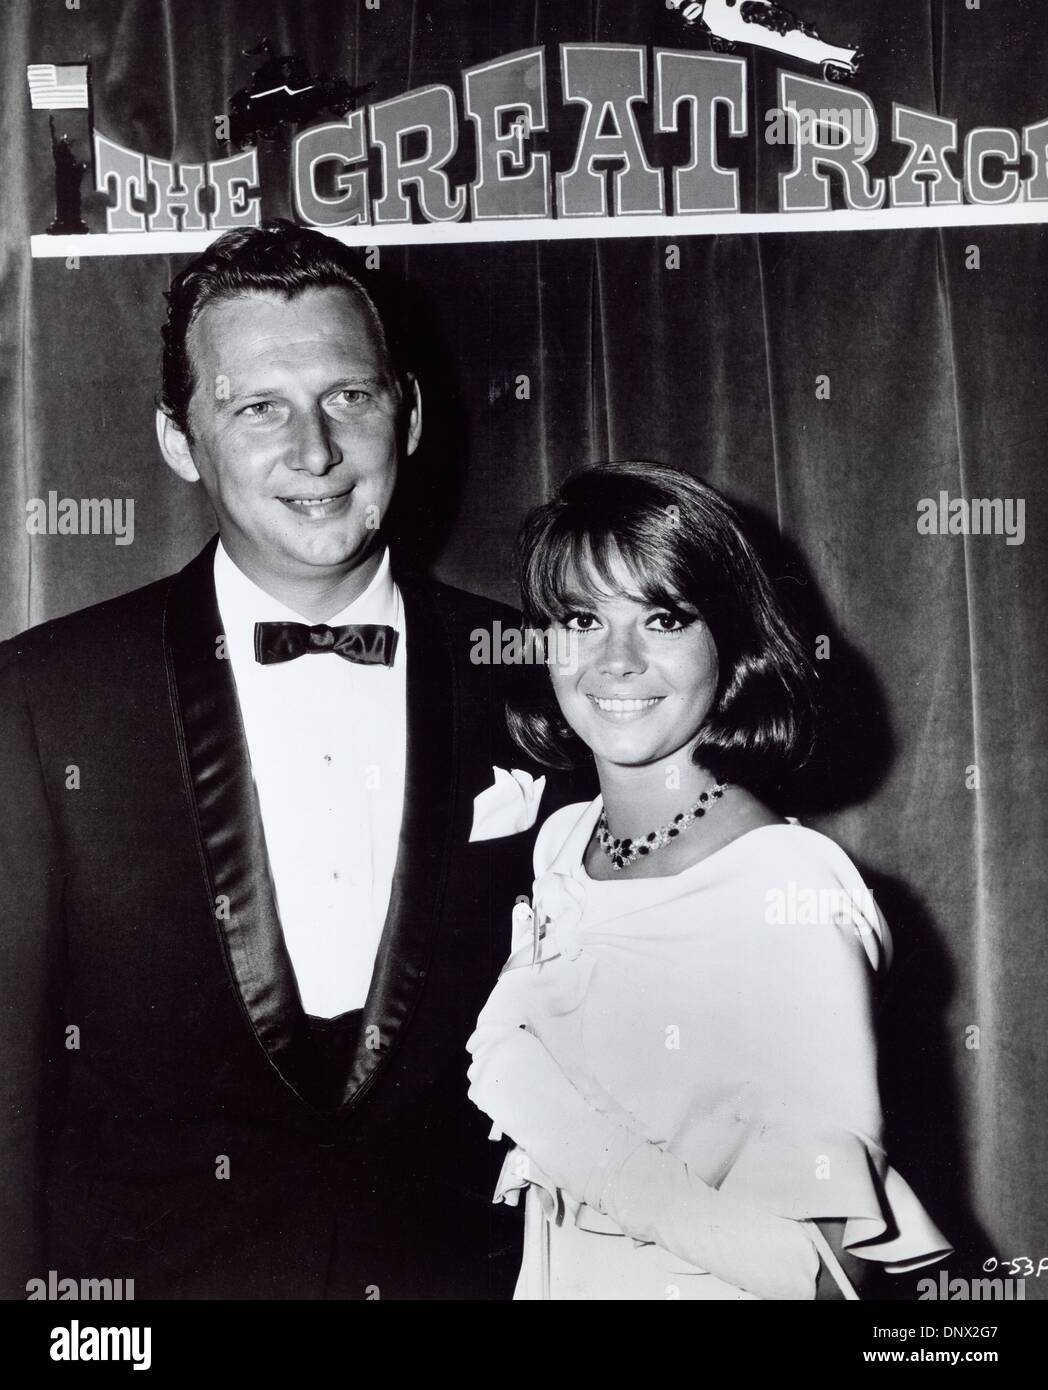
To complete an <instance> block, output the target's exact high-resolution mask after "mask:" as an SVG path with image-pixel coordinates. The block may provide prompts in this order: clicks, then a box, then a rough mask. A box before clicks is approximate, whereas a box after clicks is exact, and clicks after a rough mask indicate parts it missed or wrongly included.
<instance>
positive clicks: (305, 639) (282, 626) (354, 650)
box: [255, 623, 397, 666]
mask: <svg viewBox="0 0 1048 1390" xmlns="http://www.w3.org/2000/svg"><path fill="white" fill-rule="evenodd" d="M396 650H397V630H396V628H392V627H385V626H384V625H383V624H381V623H350V624H348V625H347V626H346V627H327V626H325V624H324V623H317V624H315V625H314V626H313V627H308V626H307V625H306V624H305V623H256V624H255V660H256V661H260V662H261V663H262V665H263V666H269V665H271V664H272V663H273V662H276V661H294V659H295V657H296V656H305V654H306V653H307V652H334V653H335V655H336V656H340V657H342V659H343V661H353V662H356V663H357V664H358V665H361V666H392V665H393V656H394V654H395V652H396Z"/></svg>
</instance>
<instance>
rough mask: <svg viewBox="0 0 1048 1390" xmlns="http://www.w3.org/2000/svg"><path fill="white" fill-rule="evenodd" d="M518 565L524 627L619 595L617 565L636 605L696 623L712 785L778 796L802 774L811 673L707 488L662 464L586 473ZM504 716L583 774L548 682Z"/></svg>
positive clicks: (745, 542) (542, 521) (539, 520)
mask: <svg viewBox="0 0 1048 1390" xmlns="http://www.w3.org/2000/svg"><path fill="white" fill-rule="evenodd" d="M517 555H518V561H519V565H520V577H521V595H522V599H523V608H524V618H525V622H526V623H527V625H528V626H529V627H535V628H548V627H549V626H550V625H551V624H553V623H559V622H563V621H564V620H565V618H566V617H567V615H568V613H569V612H570V610H571V604H572V602H573V601H574V602H576V603H577V600H578V594H579V588H580V585H582V586H583V588H584V590H585V589H586V588H587V586H588V585H589V584H595V585H598V586H600V587H602V588H607V589H609V590H610V591H612V592H614V591H615V590H616V588H617V585H618V583H619V580H618V579H617V575H618V574H620V573H621V567H620V566H619V562H621V561H624V562H625V565H626V567H627V569H629V570H631V571H632V573H633V575H634V579H635V582H636V587H637V593H636V594H632V595H630V597H637V598H640V599H642V600H643V601H645V602H648V603H651V604H652V605H657V606H659V607H665V608H666V609H668V610H669V611H670V612H673V611H677V610H680V611H681V612H683V611H684V610H685V609H689V608H690V609H692V610H693V611H694V612H696V613H698V614H699V616H700V617H701V618H702V620H703V621H704V622H705V624H706V626H707V627H708V628H709V632H710V636H711V637H712V638H713V643H714V646H715V647H716V650H717V662H718V668H719V676H718V681H717V692H716V696H715V698H714V702H713V706H712V708H711V709H710V712H709V714H708V716H707V718H706V722H705V724H704V725H703V727H702V730H701V732H700V734H699V737H698V740H697V743H696V746H695V750H694V755H693V756H694V760H695V761H696V762H699V763H701V764H702V765H703V766H704V767H706V768H708V769H709V771H710V772H712V773H713V774H714V775H716V776H718V777H723V778H725V779H726V780H728V781H732V782H736V783H738V784H740V785H742V786H746V787H749V788H750V789H752V790H759V791H761V792H768V793H770V792H774V791H777V790H778V789H779V787H780V786H781V783H782V779H783V778H784V777H785V775H786V774H788V773H789V772H791V771H793V770H796V769H797V768H799V767H800V766H802V765H803V764H804V762H805V761H806V760H807V758H808V756H809V755H810V752H811V749H812V740H813V733H814V723H815V720H814V715H815V687H816V680H817V677H816V672H815V669H814V666H813V663H812V661H811V659H810V657H809V656H808V653H807V650H806V647H805V643H804V641H803V638H802V637H801V635H800V633H799V632H798V630H797V629H796V627H795V626H794V623H793V621H792V619H791V617H790V616H789V615H788V613H787V611H786V609H785V607H784V606H783V603H782V601H781V600H780V598H779V596H778V594H777V593H776V591H775V588H774V586H773V585H772V582H771V580H770V579H769V577H768V574H767V572H766V570H765V568H764V565H763V564H762V562H761V560H760V558H759V557H758V554H757V551H756V550H755V548H754V546H753V545H752V543H751V542H750V540H749V537H748V536H747V535H746V532H745V530H744V528H743V524H742V521H741V519H740V517H739V516H738V514H737V512H736V511H735V509H734V508H733V507H732V506H731V504H730V503H729V502H728V501H727V500H726V498H724V497H722V496H721V494H720V493H719V492H717V491H716V489H714V488H712V487H710V486H709V484H708V483H704V482H702V481H700V480H699V479H698V478H696V477H694V476H692V474H690V473H686V472H685V471H684V470H683V469H679V468H672V467H670V466H669V465H667V464H659V463H642V462H631V463H612V464H602V465H599V466H597V467H593V468H587V469H585V470H583V471H582V472H580V473H576V474H574V475H573V476H572V477H570V478H568V480H567V481H566V482H565V483H564V484H563V485H562V486H561V488H560V489H559V491H558V492H557V494H556V495H555V496H554V497H553V498H552V499H551V500H550V501H549V502H546V503H545V504H544V505H543V506H540V507H536V508H535V509H534V510H533V511H531V512H530V513H529V514H528V516H527V517H526V519H525V521H524V524H523V527H522V529H521V532H520V536H519V538H518V541H517ZM508 716H509V723H510V732H511V733H512V735H513V737H514V739H515V740H516V742H517V743H518V745H519V746H520V747H521V748H522V749H524V750H525V751H526V752H527V753H528V754H530V755H531V756H532V757H533V758H535V759H536V760H537V761H538V762H540V763H542V764H544V765H546V766H548V767H555V768H564V767H572V766H577V765H579V764H582V763H585V762H586V761H588V759H589V750H588V749H587V747H586V746H585V744H584V743H582V741H581V740H580V739H579V738H577V737H576V735H575V734H574V733H573V732H572V731H571V729H570V728H569V727H568V725H567V723H566V721H565V720H564V718H563V716H562V714H561V712H560V709H559V708H558V706H557V702H556V699H555V698H554V695H553V690H552V686H551V684H550V682H549V681H548V680H547V681H545V682H543V683H541V686H537V687H536V689H535V690H533V691H529V693H528V696H527V697H526V698H525V699H524V701H523V702H521V701H520V700H519V699H518V700H516V701H511V703H510V707H509V709H508Z"/></svg>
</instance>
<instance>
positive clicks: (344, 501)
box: [279, 487, 353, 519]
mask: <svg viewBox="0 0 1048 1390" xmlns="http://www.w3.org/2000/svg"><path fill="white" fill-rule="evenodd" d="M352 495H353V488H352V487H348V488H346V490H345V491H344V492H329V493H326V494H323V495H321V496H318V497H281V498H280V499H279V500H280V501H281V502H283V504H284V506H285V507H287V508H288V510H289V511H292V512H294V513H295V515H296V516H304V517H309V518H315V519H316V518H325V517H329V516H342V515H343V514H344V513H345V512H346V511H347V510H348V509H349V505H350V498H351V497H352Z"/></svg>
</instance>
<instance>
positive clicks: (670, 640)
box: [550, 561, 718, 767]
mask: <svg viewBox="0 0 1048 1390" xmlns="http://www.w3.org/2000/svg"><path fill="white" fill-rule="evenodd" d="M620 568H621V574H616V575H614V576H613V578H614V579H615V583H616V589H618V590H619V591H618V592H614V593H612V592H607V591H606V590H605V589H604V586H600V587H599V588H596V589H595V592H593V586H590V585H587V586H586V591H587V597H585V598H583V597H579V598H578V599H577V600H575V601H572V602H569V604H568V608H569V611H568V613H567V614H566V615H565V618H564V620H563V622H561V623H558V624H556V625H555V629H556V628H560V627H564V628H566V629H567V630H568V632H570V633H571V634H572V636H571V638H570V650H571V655H572V659H571V661H568V662H561V663H556V662H554V663H552V664H551V665H550V679H551V680H552V682H553V690H554V693H555V694H556V697H557V702H558V704H559V705H560V708H561V711H562V713H563V715H564V718H565V719H566V720H567V722H568V724H569V725H570V726H571V728H572V729H573V730H574V732H575V733H576V734H577V735H578V737H579V738H581V739H582V741H583V742H584V743H586V744H587V745H588V746H589V748H590V749H591V751H592V753H593V756H594V758H595V759H596V761H597V764H598V767H599V766H600V764H601V763H602V762H604V763H613V764H617V765H619V766H645V765H650V764H652V763H657V762H659V761H661V760H664V759H670V758H672V757H673V756H674V755H675V754H679V753H680V751H681V750H682V749H684V748H687V747H688V746H689V745H690V744H691V743H692V741H693V740H694V739H695V737H696V735H697V734H698V732H699V730H700V729H701V728H702V726H703V724H704V723H705V721H706V716H707V715H708V713H709V711H710V707H711V706H712V704H713V701H714V697H715V695H716V692H717V675H718V667H717V649H716V647H715V646H714V644H713V638H712V637H711V636H710V632H709V629H708V628H707V627H706V624H705V623H704V622H703V621H702V619H701V618H699V617H698V615H697V614H694V613H693V612H691V611H689V610H688V609H687V608H686V607H685V608H684V609H683V612H682V611H680V610H678V611H677V612H675V613H671V612H670V611H668V610H667V609H666V608H663V607H660V606H658V605H654V604H651V603H649V602H648V601H647V600H643V599H637V598H629V597H626V595H627V594H629V593H631V592H632V593H636V592H637V591H638V585H637V582H636V578H635V577H634V576H633V575H631V574H630V572H629V570H628V569H627V567H626V565H625V562H621V561H620ZM620 581H621V588H620ZM553 635H554V636H555V637H558V642H557V643H554V644H553V650H555V651H561V650H563V649H564V647H563V642H564V639H563V637H560V636H559V634H557V633H556V631H554V634H553Z"/></svg>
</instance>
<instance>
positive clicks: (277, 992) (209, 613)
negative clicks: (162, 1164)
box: [164, 538, 314, 1100]
mask: <svg viewBox="0 0 1048 1390" xmlns="http://www.w3.org/2000/svg"><path fill="white" fill-rule="evenodd" d="M216 545H217V538H216V539H215V540H213V541H211V542H210V544H209V545H208V546H207V547H206V548H205V549H204V550H203V551H202V553H201V554H200V555H198V556H197V558H196V559H195V560H193V561H192V562H191V563H190V564H189V565H187V566H186V568H185V569H184V570H182V571H181V572H180V573H179V574H177V575H176V576H175V578H174V580H173V581H172V585H171V591H170V594H169V596H168V601H167V608H166V612H165V616H164V627H165V645H166V655H167V666H168V686H169V689H170V693H171V703H172V710H173V714H174V718H175V725H176V729H177V731H178V738H179V745H180V752H181V759H182V771H183V776H184V778H185V782H186V789H187V792H188V794H189V799H190V804H191V805H192V806H193V808H194V810H195V815H196V830H197V838H198V843H199V847H200V856H201V865H202V868H203V873H204V878H205V880H206V883H207V892H208V897H209V899H210V901H211V903H212V905H213V911H214V915H215V927H216V931H217V933H218V937H219V941H220V943H221V946H222V950H223V953H224V955H225V958H226V962H227V964H228V968H229V973H230V977H231V979H232V981H233V983H234V984H235V986H236V989H237V991H238V993H239V995H240V1000H241V1003H242V1005H243V1008H244V1012H245V1014H246V1016H247V1020H248V1022H249V1023H250V1026H251V1028H252V1030H253V1032H254V1034H255V1037H256V1038H257V1039H258V1042H259V1044H260V1046H261V1047H262V1048H263V1050H264V1051H265V1053H266V1055H267V1056H268V1058H269V1061H270V1063H271V1064H272V1065H273V1066H274V1067H275V1068H276V1070H277V1071H278V1072H279V1073H280V1076H281V1077H282V1079H283V1080H284V1081H285V1082H286V1084H287V1085H288V1086H289V1087H290V1088H291V1090H292V1091H294V1092H295V1094H296V1095H297V1096H298V1097H299V1098H300V1099H303V1100H305V1099H307V1096H308V1095H309V1087H310V1081H311V1078H312V1067H313V1064H314V1059H313V1053H312V1042H311V1039H310V1037H309V1031H308V1025H307V1023H306V1019H305V1015H304V1013H303V1010H302V1005H301V1002H300V1000H299V996H298V987H297V985H296V982H295V976H294V971H293V969H292V965H291V960H290V957H289V956H288V953H287V948H286V947H285V945H284V937H283V933H282V931H281V927H280V919H279V917H278V915H277V910H276V903H275V901H274V898H273V890H272V887H271V884H270V877H269V860H268V856H267V854H266V842H265V834H264V831H263V828H262V816H261V813H260V810H259V806H258V797H257V794H256V792H255V786H254V782H253V780H252V776H251V760H250V755H249V753H248V748H247V739H246V737H245V734H244V726H243V723H242V722H241V718H240V706H239V704H238V702H237V694H236V684H235V682H234V679H233V670H232V666H231V665H230V662H229V661H228V660H223V659H222V657H221V655H220V646H219V644H220V639H221V633H222V622H221V618H220V616H219V612H218V603H217V600H216V598H215V583H214V568H213V566H214V555H215V548H216Z"/></svg>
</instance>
